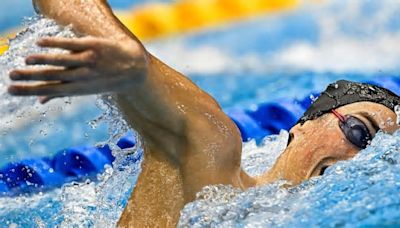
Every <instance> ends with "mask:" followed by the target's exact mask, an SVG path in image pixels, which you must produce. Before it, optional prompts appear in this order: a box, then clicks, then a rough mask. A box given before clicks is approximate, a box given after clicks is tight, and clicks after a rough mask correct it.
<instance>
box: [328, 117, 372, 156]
mask: <svg viewBox="0 0 400 228" xmlns="http://www.w3.org/2000/svg"><path fill="white" fill-rule="evenodd" d="M332 113H333V114H334V115H335V116H336V117H337V118H338V119H339V127H340V129H341V130H342V132H343V134H344V135H345V136H346V138H347V140H349V141H350V142H351V143H352V144H354V145H355V146H357V147H358V148H361V149H365V148H366V147H367V146H368V144H369V143H370V142H371V140H372V134H371V132H370V131H369V129H368V127H367V126H366V125H365V123H364V122H363V121H361V120H360V119H359V118H357V117H355V116H351V115H345V116H344V115H342V114H340V113H339V112H337V111H336V110H332Z"/></svg>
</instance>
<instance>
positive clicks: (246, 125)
mask: <svg viewBox="0 0 400 228" xmlns="http://www.w3.org/2000/svg"><path fill="white" fill-rule="evenodd" d="M368 83H371V84H377V85H380V86H383V87H385V88H387V89H389V90H391V91H393V92H394V93H396V94H400V86H399V85H400V78H397V77H379V78H377V79H376V80H374V81H368ZM317 96H318V93H312V96H309V97H306V98H304V99H301V100H297V99H281V100H277V101H275V102H268V103H263V104H260V105H258V106H257V108H256V109H254V110H243V109H230V110H227V114H228V116H229V117H230V118H231V119H232V120H233V121H234V122H235V124H236V125H237V126H238V128H239V130H240V132H241V135H242V139H243V141H244V142H247V141H249V140H252V139H255V140H256V141H258V142H259V141H260V140H262V139H263V138H264V137H265V136H268V135H272V134H278V133H279V131H280V130H282V129H284V130H289V129H290V128H291V127H292V126H294V125H295V124H296V122H297V120H298V119H299V118H300V117H301V116H302V114H303V113H304V112H305V110H306V109H307V108H308V107H309V106H310V104H311V103H312V99H311V97H317ZM135 144H136V142H135V137H134V135H133V134H132V133H129V134H127V135H126V136H125V137H123V138H121V139H120V140H119V141H118V143H117V146H118V147H119V148H121V149H128V148H132V147H134V146H135ZM114 160H115V158H114V156H113V155H112V153H111V149H110V147H109V146H108V145H105V146H104V147H87V146H85V147H71V148H68V149H64V150H61V151H59V152H58V153H56V155H55V156H54V157H53V158H48V157H46V158H41V159H30V160H23V161H20V162H15V163H10V164H7V165H6V166H5V167H3V168H2V169H0V195H5V196H14V195H19V194H21V193H32V192H38V191H45V190H50V189H54V188H57V187H61V186H62V185H63V184H64V183H69V182H72V181H79V180H84V179H87V178H89V179H94V178H95V177H96V175H97V174H98V173H101V172H103V171H104V167H105V165H112V162H113V161H114ZM139 160H140V157H139V158H137V159H134V161H132V162H137V161H139Z"/></svg>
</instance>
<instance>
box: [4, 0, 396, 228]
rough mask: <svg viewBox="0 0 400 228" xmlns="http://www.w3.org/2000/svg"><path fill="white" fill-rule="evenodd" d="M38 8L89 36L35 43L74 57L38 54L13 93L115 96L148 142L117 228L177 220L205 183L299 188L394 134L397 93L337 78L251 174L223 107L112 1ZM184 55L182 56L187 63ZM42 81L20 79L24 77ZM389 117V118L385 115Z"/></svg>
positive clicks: (42, 1)
mask: <svg viewBox="0 0 400 228" xmlns="http://www.w3.org/2000/svg"><path fill="white" fill-rule="evenodd" d="M34 5H35V8H36V9H37V10H38V11H40V12H41V13H42V14H44V15H45V16H47V17H49V18H53V19H55V20H56V21H57V22H58V23H59V24H62V25H72V27H73V29H74V30H75V31H76V32H77V33H78V34H81V35H82V38H75V39H67V38H44V39H41V40H40V41H38V45H40V46H42V47H48V48H61V49H65V50H67V51H69V53H67V54H35V55H32V56H29V57H28V58H27V59H26V62H27V64H29V65H42V64H45V65H48V68H39V69H34V70H32V69H29V70H27V69H16V70H14V71H12V72H11V73H10V78H11V79H12V80H13V81H14V84H13V85H11V86H10V87H9V92H10V93H11V94H14V95H17V96H39V99H40V101H41V102H42V103H45V102H48V101H49V100H51V99H53V98H56V97H64V96H77V95H85V94H103V93H108V94H112V95H113V99H115V101H116V102H117V104H118V106H119V108H120V110H121V112H122V113H123V115H124V117H125V119H126V121H127V122H128V123H129V125H130V127H132V128H133V129H135V130H136V131H137V132H138V133H139V134H140V135H141V136H142V137H143V141H144V150H145V152H144V161H143V163H142V172H141V174H140V177H139V179H138V181H137V184H136V187H135V189H134V191H133V193H132V195H131V197H130V199H129V201H128V204H127V206H126V208H125V210H124V212H123V214H122V216H121V218H120V220H119V222H118V226H119V227H173V226H176V224H177V222H178V220H179V216H180V211H181V209H182V208H183V207H184V205H185V204H186V203H188V202H191V201H193V200H194V199H195V197H196V193H198V192H199V191H201V190H202V188H203V187H204V186H207V185H215V184H224V185H232V186H234V187H236V188H240V189H243V190H245V189H247V188H250V187H253V186H257V185H263V184H267V183H271V182H273V181H276V180H279V179H285V180H287V181H288V182H289V183H291V184H292V185H296V184H299V183H301V182H302V181H304V180H307V179H309V178H310V177H313V176H317V175H322V174H323V172H324V170H325V169H326V167H329V166H331V165H332V164H334V163H335V162H337V161H340V160H346V159H350V158H352V157H353V156H355V155H356V154H357V153H358V152H359V151H360V150H361V149H363V148H365V147H367V146H368V144H369V143H370V141H371V140H372V139H373V137H374V135H375V134H376V133H377V131H383V132H387V133H393V132H394V131H395V130H397V129H398V126H397V125H396V124H393V121H394V120H396V114H395V113H394V111H393V109H394V107H395V106H396V105H398V104H400V98H399V97H398V96H397V95H395V94H393V93H391V92H390V91H388V90H386V89H384V88H380V87H378V86H373V85H368V84H361V83H354V82H349V81H338V82H336V83H333V84H331V85H329V86H328V88H327V90H326V91H325V92H323V93H322V95H321V96H320V97H319V98H318V100H317V101H315V102H314V103H313V104H312V106H311V107H310V108H309V109H308V110H307V111H306V113H305V114H304V116H303V117H302V118H301V119H300V120H299V123H298V124H297V125H295V126H294V127H293V128H292V129H291V130H290V140H289V142H288V146H287V148H286V150H285V151H284V152H283V153H282V154H281V155H280V157H279V158H278V159H277V161H276V163H275V165H274V166H273V167H272V168H271V170H269V171H267V172H266V173H265V174H263V175H261V176H258V177H250V176H249V175H247V174H246V173H245V172H244V171H243V170H242V169H241V165H240V162H241V152H242V141H241V137H240V132H239V130H238V129H237V127H236V126H235V124H234V123H233V122H232V121H231V120H230V119H229V117H228V116H226V115H225V114H224V112H223V111H222V110H221V108H220V106H219V105H218V103H217V102H216V101H215V100H214V99H213V98H212V97H211V96H210V95H208V94H207V93H205V92H204V91H202V90H201V89H200V88H199V87H197V86H196V85H195V84H194V83H193V82H191V81H190V80H189V79H188V78H187V77H185V76H184V75H182V74H181V73H179V72H177V71H175V70H174V69H172V68H171V67H169V66H167V65H166V64H164V63H163V62H161V61H160V60H158V59H157V58H156V57H154V56H153V55H151V54H150V53H149V52H148V51H147V50H146V49H145V47H144V46H143V45H142V43H141V42H140V41H139V40H138V39H137V38H136V37H135V36H134V35H133V34H131V33H130V32H129V31H128V30H127V29H126V28H125V27H124V26H123V25H122V23H121V22H120V21H118V19H117V18H116V17H115V16H114V14H113V12H112V10H111V8H110V7H109V5H108V4H107V2H106V1H105V0H85V1H82V0H73V1H71V0H34ZM182 61H184V60H182ZM21 80H23V81H32V82H37V83H36V84H31V85H26V84H19V83H18V81H21ZM388 120H392V121H388Z"/></svg>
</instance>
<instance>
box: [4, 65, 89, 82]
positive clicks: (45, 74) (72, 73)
mask: <svg viewBox="0 0 400 228" xmlns="http://www.w3.org/2000/svg"><path fill="white" fill-rule="evenodd" d="M95 76H96V74H95V73H94V72H92V71H91V70H90V69H89V68H86V67H80V68H73V69H30V70H14V71H12V72H11V73H10V79H11V80H13V81H66V82H69V81H83V80H84V81H86V80H89V79H91V78H94V77H95Z"/></svg>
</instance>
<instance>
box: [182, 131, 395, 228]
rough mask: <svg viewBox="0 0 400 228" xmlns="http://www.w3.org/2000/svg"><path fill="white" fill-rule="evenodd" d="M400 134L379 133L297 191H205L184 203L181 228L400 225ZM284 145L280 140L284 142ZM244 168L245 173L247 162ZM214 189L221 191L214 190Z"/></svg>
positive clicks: (272, 187)
mask: <svg viewBox="0 0 400 228" xmlns="http://www.w3.org/2000/svg"><path fill="white" fill-rule="evenodd" d="M399 134H400V132H399V131H398V132H396V133H395V134H394V135H387V134H384V133H382V132H379V133H377V135H376V137H375V138H374V139H373V141H372V143H371V145H370V146H368V147H367V149H365V150H363V151H361V152H360V153H359V154H358V155H356V157H355V158H354V159H352V160H348V161H341V162H338V163H336V164H335V165H333V166H331V167H330V168H328V169H327V171H326V172H325V174H324V175H323V176H320V177H316V178H313V179H311V180H310V181H306V182H304V183H302V184H301V185H299V186H295V187H293V188H289V189H286V188H282V187H281V186H282V185H284V183H282V182H281V183H272V184H267V185H264V186H259V187H255V188H251V189H249V190H247V191H245V192H240V191H238V192H235V190H233V189H229V187H225V188H221V187H220V186H216V187H214V188H211V187H209V188H205V190H203V191H204V192H205V193H201V194H205V195H206V197H203V198H198V199H197V200H196V201H194V202H192V203H189V204H188V205H186V207H185V209H184V210H183V212H182V216H181V219H180V223H179V226H180V227H188V226H195V227H197V226H199V227H200V226H215V227H223V226H226V225H227V224H230V225H228V226H237V225H239V226H245V227H246V226H249V227H254V226H256V227H322V226H327V227H334V226H336V225H338V224H340V226H349V227H352V226H365V225H367V226H368V225H379V224H382V221H383V222H385V221H388V222H389V224H398V222H397V221H399V219H400V213H399V212H398V210H397V209H395V208H397V207H399V206H400V199H399V198H398V191H399V190H400V184H397V185H396V184H395V183H400V182H399V181H398V180H399V178H400V176H399V175H398V173H399V172H400V166H399V165H398V164H399V161H400V140H399V139H398V135H399ZM284 142H286V140H284V137H282V138H281V143H284ZM247 146H250V147H251V148H252V149H251V150H254V151H257V150H259V149H260V147H257V145H256V144H252V145H245V147H244V150H246V149H249V148H250V147H249V148H246V147H247ZM261 148H263V149H264V150H266V151H267V150H268V148H264V147H262V146H261ZM260 151H261V150H260ZM272 154H274V152H273V151H272ZM264 156H268V151H267V152H265V154H264ZM274 156H275V155H272V157H274ZM243 159H244V160H245V159H246V154H245V153H244V158H243ZM242 164H244V167H243V168H244V169H247V167H246V165H247V164H249V163H246V162H243V163H242ZM270 167H271V165H270V166H269V167H268V168H270ZM215 189H218V191H222V192H214V191H216V190H215ZM236 191H237V190H236ZM201 194H199V195H201ZM227 196H228V197H227ZM388 205H391V206H388ZM386 216H388V217H386ZM382 218H385V219H383V220H382Z"/></svg>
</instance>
